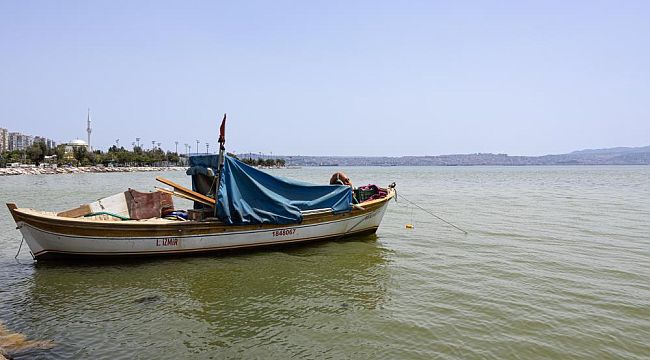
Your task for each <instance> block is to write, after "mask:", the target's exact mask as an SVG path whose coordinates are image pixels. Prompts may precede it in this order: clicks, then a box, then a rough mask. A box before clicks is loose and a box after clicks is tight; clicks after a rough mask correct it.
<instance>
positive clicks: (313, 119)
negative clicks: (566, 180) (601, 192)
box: [0, 0, 650, 156]
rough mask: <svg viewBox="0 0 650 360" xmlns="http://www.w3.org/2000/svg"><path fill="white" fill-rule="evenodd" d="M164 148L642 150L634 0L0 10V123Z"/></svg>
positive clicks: (639, 23)
mask: <svg viewBox="0 0 650 360" xmlns="http://www.w3.org/2000/svg"><path fill="white" fill-rule="evenodd" d="M88 107H90V109H91V115H92V118H93V127H94V131H93V145H95V146H99V147H100V148H103V149H105V148H107V147H108V146H110V145H111V144H112V143H114V141H115V139H118V138H119V139H120V145H125V146H126V145H128V147H130V146H131V143H132V142H133V141H135V137H136V136H138V137H141V138H142V139H143V140H142V141H143V142H144V143H146V144H148V146H151V140H156V141H157V142H161V143H162V144H163V145H162V147H163V148H166V149H171V150H173V149H174V141H179V142H180V144H181V145H180V146H179V150H183V151H184V146H183V144H184V143H190V144H192V145H193V147H195V146H196V139H199V140H200V141H201V149H202V150H204V149H205V142H206V141H209V142H210V143H211V147H210V149H211V150H213V149H215V148H216V145H215V144H216V140H217V137H218V125H219V121H220V119H221V117H222V114H223V113H224V112H227V113H228V116H229V122H228V128H227V141H228V143H227V147H228V149H229V150H230V151H233V150H235V151H237V152H248V151H252V152H264V153H267V154H268V153H270V152H273V154H287V155H291V154H302V155H390V156H400V155H435V154H448V153H474V152H495V153H497V152H498V153H508V154H513V155H516V154H521V155H539V154H546V153H563V152H568V151H572V150H577V149H583V148H600V147H612V146H643V145H649V144H650V1H566V0H564V1H557V2H553V1H536V2H532V1H530V2H528V1H432V0H431V1H404V2H400V1H395V0H393V1H376V0H373V1H349V0H348V1H331V0H330V1H322V2H319V3H317V2H314V1H293V2H291V1H278V0H274V1H228V2H219V1H205V2H204V1H178V2H169V1H146V2H145V1H115V0H111V1H25V0H19V1H10V0H3V1H1V2H0V127H6V128H9V129H10V130H12V131H21V132H24V133H28V134H32V135H42V136H46V137H51V138H54V139H55V140H58V141H68V140H70V139H73V138H82V139H85V138H86V133H85V125H86V124H85V119H86V108H88Z"/></svg>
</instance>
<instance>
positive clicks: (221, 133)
mask: <svg viewBox="0 0 650 360" xmlns="http://www.w3.org/2000/svg"><path fill="white" fill-rule="evenodd" d="M219 143H220V144H221V148H223V147H224V146H223V144H225V143H226V114H223V120H222V121H221V127H219Z"/></svg>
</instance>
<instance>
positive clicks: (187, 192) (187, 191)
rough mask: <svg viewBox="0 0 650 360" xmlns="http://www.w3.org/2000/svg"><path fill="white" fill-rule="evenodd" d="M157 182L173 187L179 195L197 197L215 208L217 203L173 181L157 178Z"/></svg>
mask: <svg viewBox="0 0 650 360" xmlns="http://www.w3.org/2000/svg"><path fill="white" fill-rule="evenodd" d="M156 180H158V181H160V182H161V183H163V184H165V185H169V186H171V187H173V188H174V190H175V191H177V192H179V193H182V194H185V195H188V196H192V197H195V198H197V199H201V200H203V201H206V202H208V203H209V204H206V205H211V206H214V205H215V204H216V203H217V202H216V201H215V200H214V199H213V198H210V197H207V196H205V195H203V194H199V193H197V192H196V191H192V190H190V189H188V188H186V187H184V186H183V185H179V184H177V183H175V182H173V181H171V180H168V179H165V178H163V177H160V176H158V177H156Z"/></svg>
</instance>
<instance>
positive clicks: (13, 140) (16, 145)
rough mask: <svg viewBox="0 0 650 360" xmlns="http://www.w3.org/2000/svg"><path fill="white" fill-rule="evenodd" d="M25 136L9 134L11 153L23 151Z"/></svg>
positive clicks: (15, 133)
mask: <svg viewBox="0 0 650 360" xmlns="http://www.w3.org/2000/svg"><path fill="white" fill-rule="evenodd" d="M22 136H23V134H21V133H19V132H10V133H9V151H14V150H21V149H22V146H23V137H22Z"/></svg>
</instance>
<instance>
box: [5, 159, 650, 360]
mask: <svg viewBox="0 0 650 360" xmlns="http://www.w3.org/2000/svg"><path fill="white" fill-rule="evenodd" d="M336 170H343V171H344V172H345V173H346V174H347V175H348V176H350V178H351V179H352V181H353V182H354V185H356V186H359V185H366V184H369V183H375V184H378V185H383V186H385V185H388V184H389V183H390V182H393V181H395V182H396V183H397V191H398V197H397V202H391V204H390V205H389V208H388V211H387V212H386V214H385V217H384V220H383V222H382V224H381V226H380V228H379V230H378V231H377V234H376V236H367V237H357V238H353V239H350V240H348V241H335V242H324V243H318V244H311V245H305V246H299V247H291V248H285V249H277V248H275V249H272V250H262V251H255V252H245V253H237V254H229V255H224V256H214V255H213V256H201V257H184V258H160V259H146V260H138V261H128V262H116V263H111V262H108V263H84V264H67V263H45V262H41V263H33V262H32V260H31V257H30V256H29V253H28V251H27V249H26V248H25V246H24V245H23V248H22V250H21V253H20V255H19V256H18V259H17V260H15V259H14V255H15V254H16V252H17V251H18V247H19V244H20V241H21V235H20V233H19V232H18V231H17V230H16V229H15V224H14V222H13V220H12V219H11V216H10V215H9V212H8V210H7V209H6V208H5V209H3V210H1V211H0V214H1V215H2V216H1V217H0V321H1V322H2V325H0V332H1V331H4V333H5V334H7V333H19V334H22V335H24V336H25V338H26V339H28V340H32V341H36V344H37V345H36V346H29V345H30V344H29V343H27V344H26V345H27V346H24V347H21V348H18V349H16V348H14V350H11V351H12V352H11V354H12V355H13V356H15V357H16V358H18V359H20V358H25V359H27V358H34V357H36V358H70V359H81V358H85V359H95V358H111V359H118V358H124V359H132V358H141V359H154V358H155V359H178V358H200V359H201V358H206V359H209V358H214V359H221V358H263V359H272V358H277V359H286V358H299V359H309V358H314V359H378V358H384V359H432V358H439V359H486V358H487V359H568V358H571V359H647V358H648V357H649V356H650V341H648V339H650V167H635V166H611V167H609V166H570V167H569V166H567V167H354V168H341V169H339V168H336V169H334V168H301V169H277V170H270V171H271V172H272V173H274V174H277V175H281V176H288V177H293V178H297V179H301V180H305V181H310V182H316V183H326V182H327V181H328V179H329V177H330V175H331V173H332V172H333V171H336ZM156 175H161V176H164V177H167V178H169V179H171V180H173V181H176V182H179V183H181V184H185V185H188V186H189V178H188V177H186V176H185V175H184V174H183V172H169V173H160V174H153V173H119V174H75V175H42V176H15V177H2V178H0V200H1V201H2V202H3V203H4V202H15V203H16V204H17V205H18V206H19V207H33V208H38V209H44V210H53V211H58V210H63V209H67V208H72V207H76V206H78V205H79V204H82V203H86V202H89V201H92V200H96V199H98V198H100V197H104V196H106V195H111V194H114V193H117V192H121V191H124V190H126V189H127V188H129V187H131V188H135V189H138V190H152V189H153V186H155V185H157V184H156V182H155V180H154V177H155V176H156ZM400 195H403V196H404V197H405V198H406V199H409V200H411V201H413V202H416V203H417V204H418V205H420V206H422V207H424V208H426V209H428V210H430V211H431V212H433V213H434V214H436V215H438V216H441V217H442V218H444V219H446V220H448V221H450V222H452V223H453V224H455V225H457V226H459V227H461V228H463V229H465V230H467V231H468V234H467V235H465V234H463V233H461V232H460V231H458V230H456V229H454V228H452V227H450V226H448V225H446V224H444V223H443V222H441V221H439V220H437V219H436V218H434V217H433V216H431V215H429V214H426V213H424V212H422V211H420V210H419V209H417V208H416V207H415V206H413V205H410V204H409V203H408V202H406V201H404V200H403V199H401V198H400ZM176 203H177V204H178V205H179V206H188V203H187V202H182V201H181V200H177V201H176ZM406 224H413V228H412V229H408V228H406V226H405V225H406ZM3 329H4V330H3ZM0 335H1V334H0ZM0 339H2V336H0ZM38 344H48V346H38ZM0 346H2V344H1V343H0Z"/></svg>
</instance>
